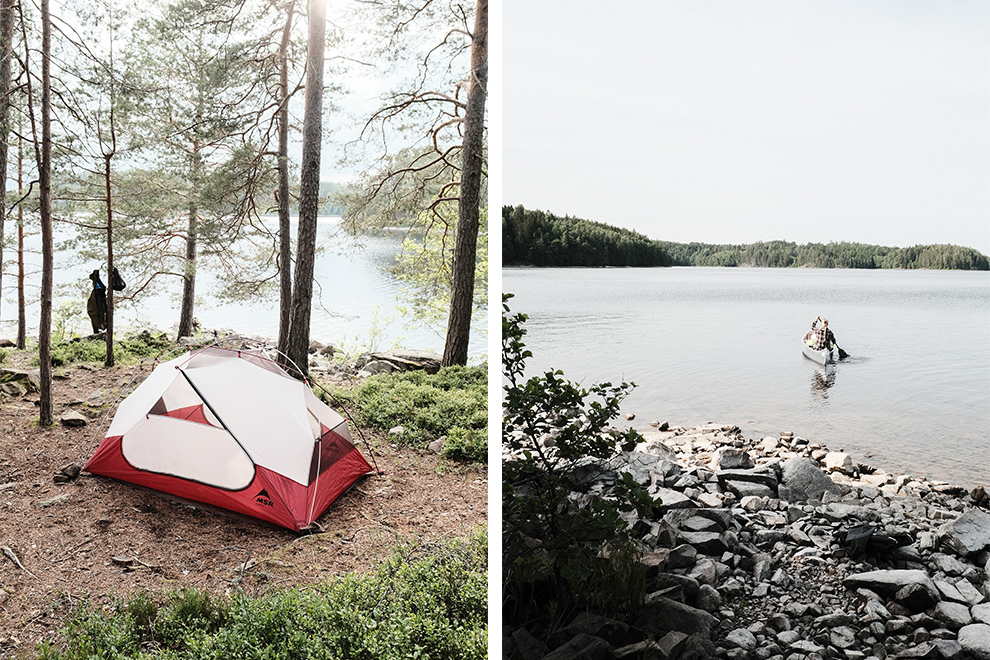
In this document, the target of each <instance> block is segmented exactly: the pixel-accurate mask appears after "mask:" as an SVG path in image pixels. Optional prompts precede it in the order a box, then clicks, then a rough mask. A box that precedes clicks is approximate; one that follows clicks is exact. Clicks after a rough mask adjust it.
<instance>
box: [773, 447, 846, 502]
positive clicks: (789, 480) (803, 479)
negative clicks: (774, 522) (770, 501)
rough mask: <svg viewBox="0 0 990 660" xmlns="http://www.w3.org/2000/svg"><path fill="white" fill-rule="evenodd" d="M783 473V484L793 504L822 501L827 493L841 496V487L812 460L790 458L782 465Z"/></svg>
mask: <svg viewBox="0 0 990 660" xmlns="http://www.w3.org/2000/svg"><path fill="white" fill-rule="evenodd" d="M781 471H782V475H781V476H782V477H783V484H784V485H785V486H786V487H787V491H788V493H789V495H790V500H791V501H793V502H804V501H806V500H821V499H822V496H823V495H825V493H831V494H833V495H836V496H838V495H839V494H840V490H839V486H838V485H836V483H835V482H834V481H832V480H831V479H829V478H828V477H827V476H826V475H825V473H824V472H822V471H821V468H819V467H818V463H815V462H814V461H813V460H811V459H810V458H803V457H800V456H798V457H795V458H789V459H787V460H786V461H784V462H783V463H782V464H781Z"/></svg>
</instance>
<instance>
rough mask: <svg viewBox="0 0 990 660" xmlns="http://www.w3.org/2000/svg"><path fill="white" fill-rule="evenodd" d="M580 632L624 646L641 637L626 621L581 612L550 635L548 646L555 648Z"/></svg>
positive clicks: (613, 644) (611, 644)
mask: <svg viewBox="0 0 990 660" xmlns="http://www.w3.org/2000/svg"><path fill="white" fill-rule="evenodd" d="M581 633H584V634H587V635H592V636H594V637H600V638H602V639H604V640H605V641H607V642H608V643H609V645H610V646H613V647H615V646H625V645H627V644H631V643H633V642H636V641H639V640H640V639H642V636H641V635H637V634H636V633H635V632H633V629H632V628H631V627H630V626H629V624H627V623H624V622H622V621H615V620H613V619H609V618H608V617H604V616H601V615H600V614H593V613H591V612H582V613H581V614H578V615H577V616H576V617H574V619H572V620H571V622H570V623H569V624H567V625H566V626H565V627H563V628H561V629H560V630H558V631H557V632H555V633H554V634H553V635H551V636H550V639H549V644H550V647H551V648H557V647H559V646H560V645H561V644H564V643H565V642H567V640H569V639H571V638H573V637H576V636H577V635H579V634H581Z"/></svg>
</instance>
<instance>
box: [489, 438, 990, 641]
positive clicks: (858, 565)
mask: <svg viewBox="0 0 990 660" xmlns="http://www.w3.org/2000/svg"><path fill="white" fill-rule="evenodd" d="M645 439H646V442H644V443H642V444H640V445H639V446H638V447H637V448H636V450H635V451H633V452H628V453H623V454H619V455H617V456H615V457H614V458H613V459H611V460H609V461H595V460H590V459H587V460H584V461H581V462H580V464H579V465H577V466H575V468H576V469H580V470H582V471H584V473H585V474H586V475H587V477H586V478H587V479H592V480H593V481H592V482H591V483H592V484H593V485H592V490H593V491H594V490H595V489H596V488H604V487H605V486H606V485H607V484H608V483H609V481H610V480H612V479H615V478H616V475H617V474H618V473H621V472H630V473H631V474H632V475H633V476H634V478H636V479H637V480H638V481H639V482H640V483H642V484H643V485H644V486H646V487H648V489H649V492H650V493H651V494H653V495H654V496H657V497H659V498H660V499H661V500H662V502H663V506H662V507H661V511H662V513H661V514H660V516H654V519H651V520H640V519H637V518H636V517H635V514H629V516H630V517H629V518H628V521H627V522H628V523H629V525H630V526H631V527H632V529H634V530H636V533H637V535H638V536H639V538H640V539H641V542H642V546H643V548H644V555H643V559H642V561H643V563H644V564H645V566H646V567H647V580H648V596H647V600H646V604H645V606H644V607H643V608H642V610H641V611H640V612H639V614H638V616H637V617H636V619H635V620H634V621H629V622H617V621H610V620H607V619H604V618H603V617H599V616H596V615H591V614H587V613H585V614H582V615H580V616H578V617H577V618H576V619H575V620H574V621H572V622H570V623H569V625H567V626H565V627H563V628H562V629H560V630H558V631H556V632H554V633H553V634H552V635H550V636H549V638H541V639H537V638H536V637H535V636H534V635H533V634H532V633H531V632H530V631H527V630H526V629H525V628H518V629H514V630H505V631H504V633H505V634H504V637H503V654H504V656H505V657H510V658H519V659H521V660H536V659H537V658H544V659H546V660H563V659H564V658H586V659H588V660H606V659H613V658H615V659H634V658H636V659H639V658H643V659H650V660H688V659H693V658H709V657H717V658H729V659H732V660H748V659H755V660H820V659H822V660H823V659H826V658H843V659H846V660H874V659H875V660H886V659H887V658H945V659H959V660H962V659H970V658H972V659H977V660H990V598H988V597H990V578H988V572H990V513H987V511H986V510H984V509H983V508H980V506H979V505H980V504H982V503H983V502H984V501H985V500H984V499H983V497H982V491H981V490H980V489H976V490H975V491H973V493H972V494H971V493H969V492H967V491H966V489H964V488H961V487H959V486H953V485H951V484H946V483H941V482H935V481H928V480H925V479H923V478H913V477H910V476H904V475H893V474H886V473H884V472H881V471H879V470H875V469H873V468H871V467H869V466H866V465H860V464H857V463H856V462H855V461H853V459H852V458H851V457H850V456H849V455H848V454H845V453H843V452H832V451H829V450H828V449H826V448H825V447H822V446H820V445H818V444H815V443H813V442H809V441H808V440H806V439H804V438H800V437H795V436H794V435H793V434H792V433H789V432H788V433H781V434H780V436H779V437H767V438H762V439H758V440H752V439H745V438H744V437H743V436H742V434H741V433H740V432H739V429H738V428H736V427H729V426H719V425H708V426H703V427H696V428H692V429H690V430H688V429H684V428H680V427H677V428H670V429H667V430H665V431H655V432H651V433H648V434H646V435H645ZM974 496H976V500H974ZM577 498H578V495H577V494H575V499H577ZM543 637H546V636H545V635H544V636H543Z"/></svg>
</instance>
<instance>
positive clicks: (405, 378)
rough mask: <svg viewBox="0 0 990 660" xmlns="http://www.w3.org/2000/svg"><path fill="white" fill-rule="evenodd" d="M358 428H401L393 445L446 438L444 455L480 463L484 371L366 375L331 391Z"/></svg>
mask: <svg viewBox="0 0 990 660" xmlns="http://www.w3.org/2000/svg"><path fill="white" fill-rule="evenodd" d="M334 394H335V396H336V397H337V398H340V399H343V400H344V402H345V403H349V404H351V407H352V408H353V410H352V411H351V412H352V413H353V415H354V420H355V421H356V422H357V423H358V424H360V425H361V426H370V427H373V428H376V429H379V430H380V431H388V430H389V429H392V428H394V427H396V426H401V427H403V429H405V431H404V433H403V434H402V435H400V436H397V440H398V441H399V442H404V443H407V444H412V445H418V446H426V445H428V444H429V443H430V442H432V441H433V440H436V439H437V438H439V437H441V436H444V435H446V436H447V443H446V444H445V445H444V449H443V453H444V455H449V456H450V457H451V458H466V459H469V460H473V461H479V462H484V461H485V460H487V456H488V441H487V429H488V368H487V367H486V366H484V365H482V366H478V367H445V368H443V369H441V370H440V371H439V372H438V373H436V374H432V375H431V374H428V373H426V372H425V371H406V372H402V373H395V374H380V375H377V376H372V377H370V378H368V379H367V380H365V381H364V382H363V383H361V384H360V385H358V386H357V387H355V388H353V389H350V390H340V389H338V390H336V391H335V392H334Z"/></svg>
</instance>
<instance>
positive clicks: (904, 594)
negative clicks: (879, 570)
mask: <svg viewBox="0 0 990 660" xmlns="http://www.w3.org/2000/svg"><path fill="white" fill-rule="evenodd" d="M894 600H896V601H897V602H898V603H899V604H900V605H903V606H904V607H906V608H908V609H909V610H911V611H912V612H922V611H924V610H927V609H928V608H930V607H932V606H933V605H935V603H937V602H938V600H939V595H938V590H937V589H930V588H929V587H928V585H926V584H922V583H914V584H908V585H905V586H903V587H901V588H900V589H899V590H898V591H897V593H896V594H894ZM967 611H968V610H967Z"/></svg>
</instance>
